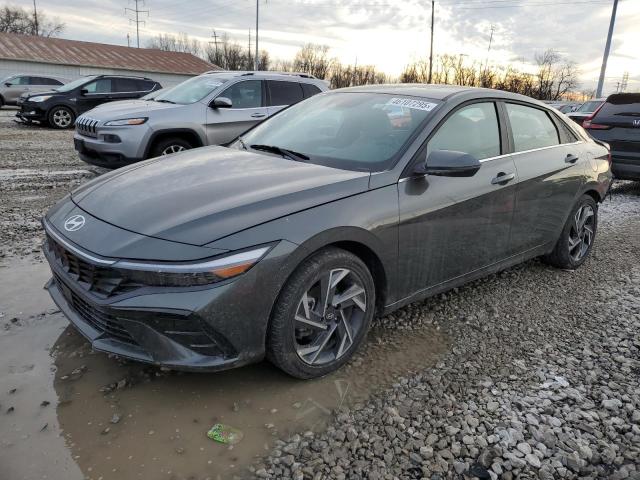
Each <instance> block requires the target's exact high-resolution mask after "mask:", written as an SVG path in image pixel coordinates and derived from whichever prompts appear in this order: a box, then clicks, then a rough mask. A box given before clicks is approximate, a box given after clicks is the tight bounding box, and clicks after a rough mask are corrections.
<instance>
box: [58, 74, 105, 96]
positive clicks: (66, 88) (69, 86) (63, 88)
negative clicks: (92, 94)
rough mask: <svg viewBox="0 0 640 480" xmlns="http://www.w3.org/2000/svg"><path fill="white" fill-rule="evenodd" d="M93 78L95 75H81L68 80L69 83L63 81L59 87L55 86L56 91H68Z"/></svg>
mask: <svg viewBox="0 0 640 480" xmlns="http://www.w3.org/2000/svg"><path fill="white" fill-rule="evenodd" d="M94 78H96V76H95V75H91V76H89V77H82V78H78V79H77V80H74V81H73V82H69V83H65V84H64V85H62V86H61V87H58V88H56V89H55V90H56V92H70V91H71V90H74V89H76V88H78V87H79V86H81V85H84V84H85V83H87V82H88V81H90V80H93V79H94Z"/></svg>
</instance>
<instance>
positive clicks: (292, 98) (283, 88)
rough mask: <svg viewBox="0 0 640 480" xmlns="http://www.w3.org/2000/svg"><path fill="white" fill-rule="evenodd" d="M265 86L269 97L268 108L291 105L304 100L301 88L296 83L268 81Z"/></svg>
mask: <svg viewBox="0 0 640 480" xmlns="http://www.w3.org/2000/svg"><path fill="white" fill-rule="evenodd" d="M267 86H268V87H269V93H270V96H271V101H270V102H269V106H270V107H281V106H286V105H293V104H295V103H298V102H299V101H301V100H302V99H303V98H304V95H303V92H302V87H301V86H300V84H299V83H298V82H279V81H275V80H268V81H267Z"/></svg>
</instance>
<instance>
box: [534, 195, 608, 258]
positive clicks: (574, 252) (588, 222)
mask: <svg viewBox="0 0 640 480" xmlns="http://www.w3.org/2000/svg"><path fill="white" fill-rule="evenodd" d="M597 229H598V205H597V204H596V202H595V200H594V199H593V198H592V197H591V196H589V195H583V196H582V197H581V198H580V200H578V202H577V203H576V205H575V206H574V207H573V210H572V211H571V214H570V215H569V218H568V219H567V223H566V224H565V226H564V228H563V230H562V234H561V235H560V239H559V240H558V243H556V246H555V248H554V249H553V251H552V252H551V253H550V254H549V255H546V256H545V257H543V258H544V260H545V261H546V262H547V263H549V264H551V265H553V266H554V267H558V268H568V269H574V268H578V267H579V266H580V265H582V264H583V263H584V261H585V260H586V259H587V257H588V256H589V253H590V252H591V249H592V248H593V242H594V240H595V237H596V231H597Z"/></svg>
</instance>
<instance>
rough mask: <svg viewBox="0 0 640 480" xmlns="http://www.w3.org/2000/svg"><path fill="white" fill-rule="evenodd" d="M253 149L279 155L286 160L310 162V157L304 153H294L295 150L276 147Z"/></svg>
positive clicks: (267, 146)
mask: <svg viewBox="0 0 640 480" xmlns="http://www.w3.org/2000/svg"><path fill="white" fill-rule="evenodd" d="M251 148H252V149H253V150H262V151H263V152H270V153H276V154H278V155H282V156H283V157H284V158H289V159H290V160H295V161H296V162H299V161H300V160H309V157H308V156H307V155H305V154H304V153H300V152H294V151H293V150H288V149H286V148H282V147H278V146H276V145H251Z"/></svg>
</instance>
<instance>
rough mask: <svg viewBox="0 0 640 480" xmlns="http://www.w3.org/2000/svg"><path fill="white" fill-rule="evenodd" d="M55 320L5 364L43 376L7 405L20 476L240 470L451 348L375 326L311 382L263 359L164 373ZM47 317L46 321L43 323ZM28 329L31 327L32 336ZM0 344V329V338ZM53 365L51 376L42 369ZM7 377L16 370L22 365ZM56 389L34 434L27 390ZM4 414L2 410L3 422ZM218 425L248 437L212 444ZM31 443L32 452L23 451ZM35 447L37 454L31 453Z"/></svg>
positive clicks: (9, 456)
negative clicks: (20, 401)
mask: <svg viewBox="0 0 640 480" xmlns="http://www.w3.org/2000/svg"><path fill="white" fill-rule="evenodd" d="M27 270H28V268H27ZM27 270H25V271H27ZM32 275H33V274H32ZM32 275H31V276H32ZM19 278H20V279H21V281H27V280H28V279H29V278H30V275H27V274H20V275H19ZM28 281H31V280H28ZM5 287H6V285H2V284H0V292H5V291H6V290H4V288H5ZM13 292H14V293H13V295H16V296H17V297H18V298H17V299H16V300H15V302H16V304H18V303H19V302H20V300H22V301H24V299H25V297H24V295H25V293H22V295H21V294H20V289H19V288H16V289H14V290H13ZM26 293H28V292H26ZM38 295H46V292H42V291H39V292H38ZM59 317H62V316H61V315H60V314H54V315H47V316H46V317H44V318H43V319H41V320H40V321H39V324H36V322H34V324H33V325H25V326H24V327H23V328H24V332H23V336H22V337H21V339H22V341H24V342H25V345H27V346H26V348H25V347H17V346H16V348H14V350H13V353H12V359H11V364H13V365H23V364H33V363H37V368H38V369H39V370H40V371H42V372H43V374H42V375H41V376H38V377H34V378H29V379H28V381H27V380H24V378H23V380H21V381H22V382H23V383H24V384H25V386H24V387H20V389H21V390H25V392H26V391H27V390H28V389H27V386H28V385H31V395H32V396H33V398H32V399H31V402H32V403H34V405H33V406H29V408H28V409H27V408H24V407H21V408H20V409H16V411H15V412H13V414H12V415H13V417H12V419H13V420H12V422H13V423H12V424H11V428H12V430H11V432H10V433H11V434H10V437H11V439H12V443H13V444H12V445H11V446H8V447H1V446H0V464H8V465H10V468H13V470H10V471H14V472H22V469H23V468H25V467H26V464H27V463H29V464H33V465H34V466H33V467H31V468H32V470H31V471H33V472H36V473H37V472H41V471H46V466H47V465H49V466H52V467H55V468H53V469H52V470H49V477H48V478H64V479H65V480H66V479H69V480H72V479H74V478H76V477H75V476H74V475H77V473H78V471H77V467H76V465H77V466H78V467H79V470H80V471H81V472H82V475H83V476H84V477H85V478H88V479H96V480H97V479H99V478H102V479H103V480H108V479H117V480H123V479H137V478H145V479H146V478H154V479H156V478H159V479H162V478H167V479H169V480H179V479H196V478H197V479H202V478H211V479H217V478H231V477H233V475H234V474H235V475H238V476H246V475H247V470H246V467H247V466H249V465H250V464H252V463H253V461H254V460H255V459H256V457H259V456H261V455H264V454H265V453H267V451H268V449H269V448H270V445H272V442H273V440H274V439H276V438H281V437H287V436H289V435H290V434H293V433H297V432H304V431H308V430H313V431H318V430H321V429H323V428H324V427H325V425H326V422H327V421H329V420H331V419H332V415H333V411H334V410H335V409H336V408H338V407H340V406H353V405H355V404H356V403H359V402H362V401H364V400H366V399H367V398H368V397H369V396H370V395H371V394H372V393H375V392H377V391H379V390H381V389H384V388H387V387H389V386H391V385H392V384H393V383H394V382H395V381H396V380H397V378H398V377H399V376H403V375H406V374H407V373H408V372H410V371H412V370H417V369H422V368H427V367H429V366H431V365H433V364H435V363H436V361H437V360H438V358H439V357H440V356H441V354H442V353H444V351H445V350H446V349H447V348H448V346H447V341H446V339H445V338H443V337H442V336H441V334H439V333H438V332H436V331H435V330H433V331H429V330H423V331H420V332H416V331H413V332H410V333H407V332H400V331H397V332H396V331H390V330H384V329H381V328H374V329H373V330H372V331H371V332H370V334H369V339H368V342H367V344H366V345H365V348H363V351H362V352H361V353H359V354H358V355H357V357H356V358H355V359H354V360H353V361H352V362H350V363H349V364H348V365H346V366H345V367H344V368H343V369H341V370H340V371H339V372H336V373H335V374H333V375H329V376H327V377H325V378H322V379H318V380H314V381H300V380H296V379H293V378H291V377H289V376H287V375H286V374H284V373H282V372H280V371H279V370H277V369H276V368H275V367H273V366H271V365H270V364H268V363H266V362H264V363H261V364H258V365H253V366H249V367H245V368H241V369H236V370H230V371H227V372H220V373H214V374H207V373H200V374H198V373H176V372H161V371H160V370H158V369H156V368H154V367H150V366H145V365H141V364H136V363H127V362H120V361H118V360H116V359H114V358H110V357H109V356H107V355H105V354H101V353H96V352H91V350H90V347H89V345H88V343H87V342H86V341H85V340H84V339H83V338H82V337H81V336H80V335H79V334H78V333H76V331H75V330H74V329H73V328H72V327H70V326H66V328H64V331H63V332H62V333H61V328H63V327H62V325H65V324H64V322H63V321H61V320H60V318H59ZM56 319H57V320H56ZM47 322H49V323H50V324H51V326H50V327H44V326H43V325H45V324H46V323H47ZM29 328H31V333H29ZM36 328H37V329H39V332H40V333H39V334H36V332H34V330H35V329H36ZM38 336H41V337H43V338H42V340H39V341H44V340H45V339H46V340H48V342H49V343H48V345H47V346H48V347H51V349H50V352H51V355H48V354H47V353H46V351H45V349H43V352H44V354H43V355H38V356H37V358H34V355H33V353H32V351H31V350H32V348H31V346H30V345H31V344H33V342H34V340H33V338H32V337H38ZM3 340H4V339H3V337H0V342H2V341H3ZM54 342H55V344H54ZM41 353H42V352H41ZM5 358H6V352H5V350H4V348H2V345H1V344H0V365H6V364H7V363H6V362H5ZM51 368H53V370H55V374H51V373H50V369H51ZM47 372H49V375H46V373H47ZM15 375H18V377H19V376H20V375H22V377H24V375H25V373H24V372H23V373H16V374H15ZM18 377H15V378H18ZM22 377H21V378H22ZM123 379H125V380H127V385H126V386H124V387H123V388H115V389H113V390H110V391H105V389H104V387H105V386H109V385H112V384H115V383H117V382H119V381H121V380H123ZM42 384H44V386H43V385H42ZM0 387H1V388H3V389H4V391H3V392H0V404H2V405H3V407H4V405H5V399H6V395H5V393H4V392H6V391H7V390H6V388H8V387H7V384H5V383H3V381H2V380H1V379H0ZM5 387H6V388H5ZM52 388H53V389H54V390H55V392H53V395H52V396H51V397H50V398H52V400H51V401H52V405H51V407H53V406H54V404H55V402H56V401H57V402H58V403H57V407H56V408H57V418H53V419H49V420H50V422H51V423H50V425H53V427H51V431H50V432H49V435H48V436H47V437H44V435H45V433H47V431H45V432H38V428H40V423H42V419H41V418H40V417H39V416H38V415H39V414H38V415H35V418H36V420H37V421H34V420H33V418H32V417H34V413H33V411H34V409H36V407H35V406H37V405H39V402H41V401H42V399H40V397H38V396H37V395H34V391H37V389H44V391H50V390H52ZM18 393H19V392H16V394H18ZM16 394H14V395H16ZM16 398H17V397H16ZM38 408H41V407H38ZM36 410H37V409H36ZM49 411H50V412H53V408H50V410H49ZM23 412H25V413H24V414H26V416H27V417H28V418H24V417H23V415H24V414H23ZM114 414H116V415H117V417H119V421H118V422H117V423H111V419H112V418H113V417H114ZM2 417H3V414H2V413H1V412H0V426H1V425H2V422H3V420H2ZM218 422H220V423H225V424H228V425H231V426H233V427H235V428H238V429H240V430H242V431H243V432H244V439H243V440H242V441H241V442H240V443H239V444H237V445H235V446H233V447H229V446H226V445H222V444H218V443H216V442H214V441H212V440H209V439H208V438H207V437H206V432H207V430H208V429H209V428H210V427H211V426H212V425H213V424H214V423H218ZM58 425H59V429H58ZM5 428H6V427H5ZM14 430H15V432H14ZM25 430H29V432H30V434H29V435H28V436H26V437H23V436H22V435H21V431H25ZM2 431H5V430H4V428H3V429H2ZM59 432H62V436H61V437H58V436H57V435H58V433H59ZM42 438H46V439H47V441H46V442H43V441H41V440H42ZM29 451H30V452H31V455H29V454H28V453H26V452H29ZM34 451H35V452H38V453H41V452H44V454H43V455H33V454H32V453H33V452H34ZM23 455H25V456H23ZM18 457H20V458H18ZM27 459H28V460H27ZM68 459H73V462H69V460H68ZM52 461H56V462H57V463H55V464H51V463H50V462H52ZM74 462H75V465H74V464H73V463H74ZM70 463H71V465H70ZM38 465H40V466H38ZM73 468H75V469H76V470H73ZM0 477H1V475H0ZM14 478H15V479H19V478H39V476H38V475H31V476H27V475H24V477H23V476H12V477H11V479H12V480H13V479H14ZM78 478H82V477H78Z"/></svg>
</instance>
